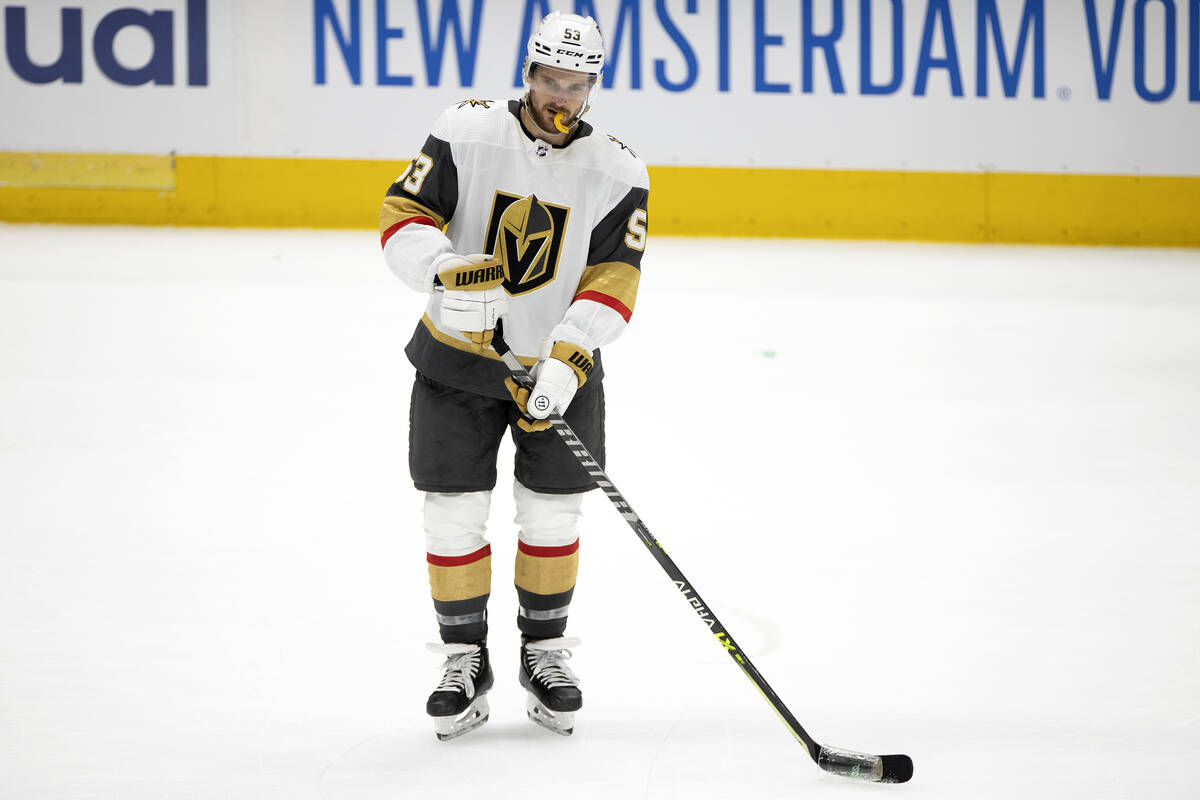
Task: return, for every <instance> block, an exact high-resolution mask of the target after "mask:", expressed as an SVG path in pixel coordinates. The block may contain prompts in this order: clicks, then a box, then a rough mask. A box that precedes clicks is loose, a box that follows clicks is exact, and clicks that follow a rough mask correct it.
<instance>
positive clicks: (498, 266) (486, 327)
mask: <svg viewBox="0 0 1200 800" xmlns="http://www.w3.org/2000/svg"><path fill="white" fill-rule="evenodd" d="M433 267H434V269H435V270H436V271H437V276H438V280H439V281H441V284H442V286H443V287H445V288H444V291H443V293H442V322H443V323H444V324H445V325H447V326H449V327H451V328H456V329H458V330H460V331H462V332H463V334H464V335H465V336H466V337H467V338H468V339H470V340H471V349H472V350H474V351H475V352H477V353H480V354H482V353H484V352H486V351H487V350H488V348H489V347H491V345H492V332H493V330H494V329H495V327H496V320H498V319H500V317H502V316H504V314H505V313H506V312H507V311H508V292H507V291H506V290H505V288H504V286H503V283H504V263H503V262H502V261H501V260H500V259H498V258H494V257H493V256H489V255H487V254H486V253H476V254H474V255H469V256H460V255H458V254H457V253H449V254H447V255H444V256H442V257H441V258H439V259H438V260H437V261H435V262H434V265H433Z"/></svg>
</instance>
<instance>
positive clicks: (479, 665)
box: [425, 642, 492, 742]
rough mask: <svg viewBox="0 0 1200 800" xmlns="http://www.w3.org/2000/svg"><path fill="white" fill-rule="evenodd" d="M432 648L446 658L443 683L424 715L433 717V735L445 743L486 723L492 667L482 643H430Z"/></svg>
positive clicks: (436, 690)
mask: <svg viewBox="0 0 1200 800" xmlns="http://www.w3.org/2000/svg"><path fill="white" fill-rule="evenodd" d="M429 649H430V650H432V651H433V652H435V653H441V654H442V655H444V656H446V663H444V664H442V669H443V670H444V671H445V672H444V674H443V675H442V682H441V683H439V684H438V687H437V688H436V689H434V691H433V694H431V695H429V700H428V701H427V702H426V703H425V713H427V714H429V716H431V717H433V729H434V732H435V733H437V738H438V739H440V740H441V741H443V742H444V741H446V740H447V739H453V738H455V737H456V736H462V735H463V734H464V733H468V732H470V731H473V730H475V729H476V728H478V727H480V726H481V725H483V723H485V722H487V720H488V702H487V691H488V689H491V688H492V665H491V663H490V662H489V660H488V651H487V646H486V645H484V644H483V643H482V642H480V643H477V644H431V645H429Z"/></svg>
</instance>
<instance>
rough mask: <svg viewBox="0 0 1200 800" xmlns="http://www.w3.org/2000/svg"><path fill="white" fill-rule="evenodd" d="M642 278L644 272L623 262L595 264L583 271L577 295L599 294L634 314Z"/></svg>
mask: <svg viewBox="0 0 1200 800" xmlns="http://www.w3.org/2000/svg"><path fill="white" fill-rule="evenodd" d="M641 278H642V271H641V270H640V269H638V268H637V267H634V266H631V265H629V264H626V263H625V262H623V261H606V262H604V263H602V264H593V265H592V266H590V267H588V268H586V269H585V270H584V271H583V277H582V278H581V279H580V280H579V288H578V289H577V290H576V292H575V293H576V294H577V295H578V294H582V293H583V292H599V293H600V294H605V295H608V296H609V297H611V298H613V299H615V300H618V301H620V302H621V303H622V304H623V305H624V306H625V307H626V308H628V309H629V310H630V312H632V311H633V304H634V302H635V301H636V300H637V290H638V281H640V280H641Z"/></svg>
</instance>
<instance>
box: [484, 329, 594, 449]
mask: <svg viewBox="0 0 1200 800" xmlns="http://www.w3.org/2000/svg"><path fill="white" fill-rule="evenodd" d="M592 365H593V362H592V354H591V353H590V352H588V351H587V350H585V349H584V348H582V347H580V346H579V345H577V344H572V343H571V342H550V341H546V342H543V343H542V360H541V361H539V362H538V363H537V365H536V366H534V368H533V370H532V372H531V374H532V375H533V378H534V380H535V381H536V382H535V384H534V387H533V391H532V392H530V391H529V390H528V389H525V388H523V387H521V386H519V385H518V384H517V382H516V381H514V380H513V379H512V378H506V379H505V381H504V385H505V386H507V387H508V393H509V394H511V395H512V398H513V400H514V401H516V404H517V407H518V408H520V409H521V413H522V414H525V415H526V416H528V417H531V418H532V421H530V420H524V419H522V420H519V421H518V422H517V425H518V427H520V428H522V429H524V430H527V431H544V430H546V429H547V428H549V427H550V422H549V420H547V419H546V418H547V417H549V416H550V414H551V413H555V414H565V413H566V412H567V407H568V406H570V405H571V400H572V399H573V398H574V397H575V392H576V391H578V390H579V388H580V387H581V386H583V384H584V383H586V382H587V378H588V374H589V373H590V372H591V371H592Z"/></svg>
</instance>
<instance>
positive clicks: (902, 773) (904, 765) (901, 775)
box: [879, 754, 913, 783]
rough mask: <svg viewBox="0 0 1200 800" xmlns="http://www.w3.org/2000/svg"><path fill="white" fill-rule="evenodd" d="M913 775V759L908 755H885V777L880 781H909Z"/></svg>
mask: <svg viewBox="0 0 1200 800" xmlns="http://www.w3.org/2000/svg"><path fill="white" fill-rule="evenodd" d="M912 775H913V762H912V759H911V758H909V757H908V756H906V755H900V754H896V755H890V756H883V777H882V778H880V779H879V782H880V783H908V781H909V780H910V779H911V778H912Z"/></svg>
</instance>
